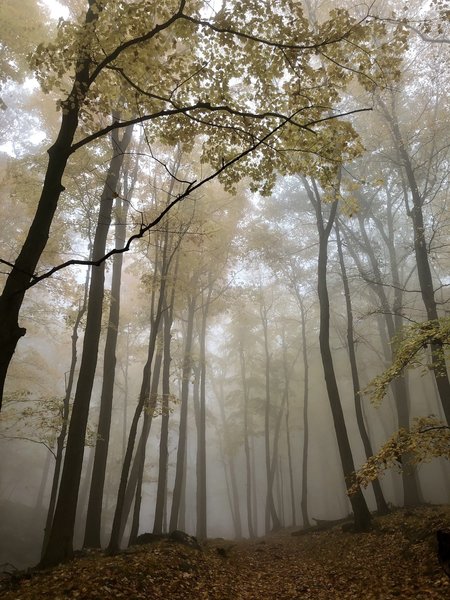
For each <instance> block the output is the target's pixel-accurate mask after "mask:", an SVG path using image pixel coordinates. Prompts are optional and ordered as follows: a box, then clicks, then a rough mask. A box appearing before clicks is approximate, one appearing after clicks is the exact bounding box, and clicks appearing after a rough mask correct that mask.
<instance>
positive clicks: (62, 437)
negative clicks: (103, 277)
mask: <svg viewBox="0 0 450 600" xmlns="http://www.w3.org/2000/svg"><path fill="white" fill-rule="evenodd" d="M90 272H91V271H90V269H88V270H87V271H86V280H85V283H84V296H83V301H82V303H81V305H80V308H79V310H78V312H77V316H76V318H75V323H74V325H73V329H72V345H71V360H70V368H69V377H68V379H67V386H66V394H65V396H64V402H63V407H62V426H61V431H60V432H59V435H58V438H57V440H56V456H55V470H54V473H53V481H52V489H51V492H50V502H49V505H48V510H47V520H46V522H45V530H44V541H43V542H42V550H41V557H42V556H43V555H44V551H45V549H46V548H47V544H48V539H49V537H50V531H51V527H52V521H53V513H54V512H55V505H56V498H57V497H58V487H59V478H60V474H61V467H62V459H63V455H64V444H65V442H66V435H67V426H68V422H69V412H70V398H71V396H72V388H73V383H74V379H75V368H76V366H77V360H78V355H77V342H78V329H79V327H80V323H81V319H82V318H83V316H84V313H85V312H86V307H87V295H88V290H89V276H90Z"/></svg>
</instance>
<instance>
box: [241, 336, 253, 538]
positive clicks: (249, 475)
mask: <svg viewBox="0 0 450 600" xmlns="http://www.w3.org/2000/svg"><path fill="white" fill-rule="evenodd" d="M239 363H240V371H241V381H242V389H243V394H244V452H245V474H246V500H247V527H248V534H249V536H250V538H254V537H255V528H254V526H253V511H252V469H251V456H250V444H249V415H248V403H249V399H250V398H249V389H248V382H247V368H246V361H245V353H244V343H243V339H242V338H240V339H239Z"/></svg>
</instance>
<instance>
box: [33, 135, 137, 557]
mask: <svg viewBox="0 0 450 600" xmlns="http://www.w3.org/2000/svg"><path fill="white" fill-rule="evenodd" d="M130 137H131V131H125V133H124V135H123V137H122V139H121V140H120V139H119V137H118V132H117V130H114V131H113V135H112V143H113V157H112V159H111V162H110V166H109V169H108V174H107V176H106V181H105V186H104V188H103V193H102V196H101V199H100V210H99V215H98V225H97V229H96V232H95V237H94V244H93V251H92V256H93V259H94V260H96V259H97V258H100V257H101V256H103V255H104V254H105V249H106V239H107V235H108V230H109V226H110V223H111V212H112V205H113V199H114V194H115V193H116V192H115V191H116V189H117V185H118V182H119V177H120V170H121V167H122V163H123V157H124V148H126V147H127V146H128V143H129V140H130ZM104 272H105V265H104V263H102V264H101V265H100V266H99V267H96V268H95V269H93V271H92V277H91V284H90V289H89V299H88V306H87V321H86V330H85V335H84V341H83V353H82V358H81V364H80V373H79V377H78V382H77V389H76V392H75V398H74V401H73V406H72V415H71V418H70V425H69V430H68V436H67V447H66V453H65V458H64V466H63V469H62V475H61V483H60V487H59V492H58V500H57V502H56V507H55V514H54V516H53V523H52V528H51V531H50V536H49V540H48V544H47V547H46V549H45V551H44V554H43V556H42V559H41V563H40V566H41V567H48V566H52V565H55V564H57V563H59V562H62V561H64V560H67V559H69V558H71V557H72V555H73V532H74V527H75V515H76V509H77V500H78V492H79V486H80V477H81V470H82V466H83V453H84V443H85V436H86V426H87V421H88V416H89V405H90V400H91V393H92V387H93V384H94V377H95V371H96V366H97V355H98V347H99V341H100V332H101V321H102V308H103V296H104Z"/></svg>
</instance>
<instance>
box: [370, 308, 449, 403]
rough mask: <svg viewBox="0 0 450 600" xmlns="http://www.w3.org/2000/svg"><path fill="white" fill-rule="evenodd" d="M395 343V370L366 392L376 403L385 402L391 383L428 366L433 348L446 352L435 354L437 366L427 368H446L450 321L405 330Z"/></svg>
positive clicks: (381, 376) (385, 374)
mask: <svg viewBox="0 0 450 600" xmlns="http://www.w3.org/2000/svg"><path fill="white" fill-rule="evenodd" d="M392 343H393V348H394V360H393V362H392V364H391V366H390V367H389V368H388V369H386V370H385V371H384V372H383V373H381V375H378V376H377V377H375V378H374V379H373V380H372V381H371V382H370V384H369V385H368V386H367V388H366V390H365V392H366V393H368V394H369V397H370V399H371V400H372V402H374V403H379V402H381V400H382V399H383V398H384V396H385V395H386V393H387V389H388V387H389V385H390V383H391V382H392V381H393V380H394V379H396V378H397V377H399V376H401V374H402V372H403V370H404V369H405V368H412V367H417V366H419V365H420V366H424V361H423V358H424V357H423V352H424V350H425V349H426V348H427V347H428V346H430V345H431V346H434V347H435V348H436V347H437V348H438V349H441V350H442V352H440V353H439V352H434V353H433V360H434V362H433V363H432V364H431V365H428V366H427V367H426V368H427V369H429V368H433V369H434V370H439V369H443V368H445V365H444V364H443V360H444V357H445V354H444V349H445V347H446V346H448V345H449V344H450V318H448V317H445V318H441V319H438V320H434V321H424V322H421V323H414V324H413V325H410V326H408V327H404V328H403V329H402V330H401V332H400V333H399V335H398V336H397V337H396V338H395V339H394V340H393V342H392ZM425 358H426V357H425Z"/></svg>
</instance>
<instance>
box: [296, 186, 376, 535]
mask: <svg viewBox="0 0 450 600" xmlns="http://www.w3.org/2000/svg"><path fill="white" fill-rule="evenodd" d="M303 184H304V186H305V189H306V192H307V194H308V198H309V200H310V201H311V204H312V205H313V206H314V209H315V212H316V220H317V229H318V233H319V257H318V263H317V265H318V266H317V291H318V296H319V306H320V333H319V344H320V353H321V357H322V365H323V370H324V375H325V383H326V386H327V392H328V399H329V402H330V407H331V412H332V415H333V422H334V428H335V432H336V438H337V443H338V447H339V455H340V459H341V463H342V470H343V473H344V478H345V484H346V487H347V490H348V489H350V488H351V487H352V484H353V482H352V476H353V473H354V471H355V467H354V462H353V456H352V451H351V447H350V441H349V438H348V434H347V428H346V425H345V420H344V414H343V411H342V405H341V400H340V396H339V389H338V385H337V379H336V374H335V371H334V366H333V357H332V354H331V348H330V300H329V296H328V289H327V262H328V239H329V236H330V233H331V230H332V227H333V224H334V220H335V217H336V211H337V207H338V199H337V197H335V198H334V199H333V200H332V203H331V205H330V208H329V214H328V216H327V217H326V220H325V219H324V215H323V212H322V211H323V208H322V202H323V201H322V197H321V194H320V192H319V188H318V186H317V183H316V182H315V181H314V179H313V180H312V181H311V183H310V182H309V181H308V180H307V179H306V178H303ZM337 189H339V185H337ZM335 193H337V192H335ZM350 501H351V504H352V508H353V517H354V520H355V528H356V529H357V530H365V529H367V528H368V527H369V526H370V513H369V509H368V508H367V504H366V501H365V499H364V496H363V495H362V492H361V490H359V491H358V490H357V491H355V493H354V494H353V495H352V496H350Z"/></svg>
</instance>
